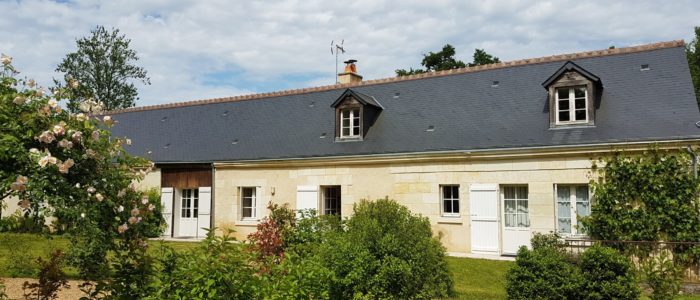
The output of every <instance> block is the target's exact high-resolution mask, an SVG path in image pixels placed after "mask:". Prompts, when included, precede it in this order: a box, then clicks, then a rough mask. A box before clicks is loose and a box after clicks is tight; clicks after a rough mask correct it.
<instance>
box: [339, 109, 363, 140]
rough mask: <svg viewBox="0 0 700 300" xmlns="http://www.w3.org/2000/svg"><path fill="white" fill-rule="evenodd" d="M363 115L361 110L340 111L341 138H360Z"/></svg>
mask: <svg viewBox="0 0 700 300" xmlns="http://www.w3.org/2000/svg"><path fill="white" fill-rule="evenodd" d="M361 117H362V114H361V113H360V109H359V108H350V109H343V110H341V111H340V119H341V122H340V137H341V138H356V137H360V124H361V120H362V118H361Z"/></svg>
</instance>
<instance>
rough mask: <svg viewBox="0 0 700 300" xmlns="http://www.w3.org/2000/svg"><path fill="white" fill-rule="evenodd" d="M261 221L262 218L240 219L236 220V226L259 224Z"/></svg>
mask: <svg viewBox="0 0 700 300" xmlns="http://www.w3.org/2000/svg"><path fill="white" fill-rule="evenodd" d="M259 223H260V220H253V219H250V220H240V221H238V222H236V226H258V224H259Z"/></svg>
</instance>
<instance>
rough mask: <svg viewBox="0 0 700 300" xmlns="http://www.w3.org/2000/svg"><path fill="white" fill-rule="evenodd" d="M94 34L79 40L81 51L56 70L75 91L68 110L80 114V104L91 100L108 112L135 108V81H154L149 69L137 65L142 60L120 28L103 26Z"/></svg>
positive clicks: (71, 54) (57, 82) (146, 82)
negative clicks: (100, 103) (110, 28)
mask: <svg viewBox="0 0 700 300" xmlns="http://www.w3.org/2000/svg"><path fill="white" fill-rule="evenodd" d="M90 34H91V35H90V36H89V37H84V38H81V39H79V40H77V41H76V43H77V45H78V50H77V51H76V52H73V53H69V54H68V55H66V57H65V58H64V59H63V61H62V62H61V63H60V64H59V65H58V67H57V68H56V71H59V72H63V73H64V80H65V82H67V83H68V84H69V85H72V86H71V88H73V89H74V91H73V97H72V98H71V99H70V100H69V102H68V109H69V110H70V111H71V112H78V111H79V107H78V105H79V104H80V103H81V102H83V101H85V100H87V99H91V98H92V99H97V101H98V102H102V104H103V106H104V108H105V109H106V110H113V109H119V108H127V107H132V106H134V105H135V100H138V96H137V90H136V87H135V86H134V83H133V81H140V82H142V83H144V84H151V82H150V79H149V78H148V77H147V76H146V70H144V69H143V68H142V67H139V66H137V65H135V62H136V61H137V60H138V59H139V58H138V56H137V55H136V51H134V50H132V49H130V48H129V44H130V43H131V40H129V39H127V38H126V36H125V35H120V34H119V30H118V29H112V30H111V31H108V30H107V29H105V28H104V27H103V26H97V27H96V28H95V29H94V30H92V31H91V32H90ZM55 82H56V85H58V86H61V83H60V82H59V81H55Z"/></svg>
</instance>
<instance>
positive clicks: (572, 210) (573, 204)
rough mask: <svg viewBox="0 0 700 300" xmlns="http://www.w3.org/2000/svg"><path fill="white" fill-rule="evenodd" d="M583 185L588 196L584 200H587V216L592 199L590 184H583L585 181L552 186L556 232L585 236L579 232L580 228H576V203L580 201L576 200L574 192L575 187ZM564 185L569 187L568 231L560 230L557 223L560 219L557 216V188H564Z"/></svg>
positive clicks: (577, 213) (577, 216) (577, 214)
mask: <svg viewBox="0 0 700 300" xmlns="http://www.w3.org/2000/svg"><path fill="white" fill-rule="evenodd" d="M584 186H585V187H586V188H587V191H588V192H587V194H586V195H587V196H588V198H587V199H586V200H587V201H585V202H588V215H587V216H590V214H591V210H592V208H593V199H592V198H593V197H592V195H591V187H590V185H588V184H585V183H578V184H576V183H574V184H555V186H554V224H555V226H556V227H555V228H556V232H557V233H558V234H560V235H563V236H586V235H585V234H584V233H582V232H581V231H582V230H580V229H579V228H578V225H579V212H578V206H577V204H578V203H579V202H581V201H578V195H577V193H576V189H577V188H579V187H584ZM564 187H566V188H568V189H569V201H568V204H569V217H568V218H569V219H570V224H569V228H570V231H569V232H561V226H560V225H559V219H562V218H560V217H559V203H560V201H559V189H560V188H564ZM581 217H585V216H581Z"/></svg>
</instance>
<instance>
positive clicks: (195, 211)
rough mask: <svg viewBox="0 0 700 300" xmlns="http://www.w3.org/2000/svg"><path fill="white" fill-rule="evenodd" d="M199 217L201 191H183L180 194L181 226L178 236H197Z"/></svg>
mask: <svg viewBox="0 0 700 300" xmlns="http://www.w3.org/2000/svg"><path fill="white" fill-rule="evenodd" d="M198 215H199V189H183V190H182V191H181V193H180V224H179V226H178V228H179V232H178V233H179V234H178V236H181V237H196V236H197V217H198Z"/></svg>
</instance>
